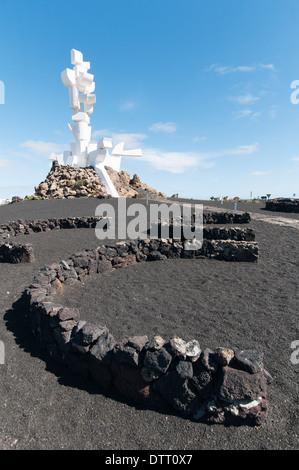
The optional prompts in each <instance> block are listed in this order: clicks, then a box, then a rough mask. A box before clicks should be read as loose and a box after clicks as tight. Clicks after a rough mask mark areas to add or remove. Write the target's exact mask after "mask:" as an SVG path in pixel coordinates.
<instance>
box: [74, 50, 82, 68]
mask: <svg viewBox="0 0 299 470" xmlns="http://www.w3.org/2000/svg"><path fill="white" fill-rule="evenodd" d="M82 62H83V54H82V52H80V51H76V49H72V50H71V63H72V65H77V64H81V63H82Z"/></svg>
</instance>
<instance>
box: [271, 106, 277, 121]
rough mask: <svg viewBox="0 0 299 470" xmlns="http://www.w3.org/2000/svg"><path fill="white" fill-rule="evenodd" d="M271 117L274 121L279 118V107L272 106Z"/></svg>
mask: <svg viewBox="0 0 299 470" xmlns="http://www.w3.org/2000/svg"><path fill="white" fill-rule="evenodd" d="M269 116H270V118H271V119H274V118H275V117H276V116H277V106H271V108H270V111H269Z"/></svg>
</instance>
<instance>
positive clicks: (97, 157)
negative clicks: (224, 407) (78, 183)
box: [50, 49, 142, 197]
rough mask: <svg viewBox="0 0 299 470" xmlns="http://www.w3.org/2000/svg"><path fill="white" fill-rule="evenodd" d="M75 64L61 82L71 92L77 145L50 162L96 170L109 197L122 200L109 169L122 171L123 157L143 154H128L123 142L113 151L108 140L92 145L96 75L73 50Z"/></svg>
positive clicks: (137, 151) (137, 150) (71, 126)
mask: <svg viewBox="0 0 299 470" xmlns="http://www.w3.org/2000/svg"><path fill="white" fill-rule="evenodd" d="M71 63H72V65H73V66H74V67H73V69H69V68H67V69H65V70H63V72H62V73H61V79H62V83H63V84H64V85H65V86H66V87H67V88H68V90H69V100H70V108H71V110H72V120H73V124H68V126H69V128H70V130H71V132H72V134H73V137H74V139H75V142H71V150H70V151H64V152H63V153H61V154H55V153H53V154H51V156H50V159H51V160H56V161H57V162H58V163H59V164H60V165H70V166H73V167H83V168H84V167H88V166H92V167H93V168H94V169H95V170H96V171H97V173H98V174H99V176H100V178H101V179H102V181H103V183H104V184H105V186H106V189H107V192H108V194H110V195H111V196H113V197H119V194H118V192H117V190H116V189H115V187H114V185H113V183H112V181H111V179H110V177H109V175H108V172H107V170H106V169H105V166H109V167H111V168H112V169H113V170H115V171H120V165H121V157H122V156H133V157H142V150H141V149H134V150H124V144H125V142H120V143H118V144H117V145H115V146H114V148H113V145H112V139H111V138H107V137H104V138H102V139H100V140H99V141H98V142H97V143H92V142H91V126H90V125H89V124H90V115H91V114H92V113H93V106H94V104H95V102H96V95H95V94H94V90H95V82H94V75H92V74H91V73H89V72H88V70H89V69H90V62H85V61H83V54H82V52H80V51H77V50H76V49H72V50H71ZM110 149H112V150H111V153H109V150H110Z"/></svg>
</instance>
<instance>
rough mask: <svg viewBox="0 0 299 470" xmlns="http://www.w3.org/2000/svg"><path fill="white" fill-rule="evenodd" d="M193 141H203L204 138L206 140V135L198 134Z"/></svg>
mask: <svg viewBox="0 0 299 470" xmlns="http://www.w3.org/2000/svg"><path fill="white" fill-rule="evenodd" d="M192 140H193V142H198V141H203V140H206V136H204V135H203V136H196V137H193V139H192Z"/></svg>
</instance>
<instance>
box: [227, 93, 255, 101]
mask: <svg viewBox="0 0 299 470" xmlns="http://www.w3.org/2000/svg"><path fill="white" fill-rule="evenodd" d="M228 100H229V101H234V102H235V103H239V104H248V103H254V102H255V101H258V100H259V97H258V96H253V95H252V94H251V93H247V94H246V95H239V96H229V97H228Z"/></svg>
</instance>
